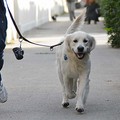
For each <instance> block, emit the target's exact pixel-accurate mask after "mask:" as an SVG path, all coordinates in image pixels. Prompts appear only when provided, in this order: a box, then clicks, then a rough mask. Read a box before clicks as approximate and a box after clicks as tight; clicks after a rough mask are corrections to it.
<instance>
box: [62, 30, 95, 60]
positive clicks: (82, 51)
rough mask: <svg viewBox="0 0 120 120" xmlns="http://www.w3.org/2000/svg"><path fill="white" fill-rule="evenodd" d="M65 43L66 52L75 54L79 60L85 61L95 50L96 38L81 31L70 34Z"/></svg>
mask: <svg viewBox="0 0 120 120" xmlns="http://www.w3.org/2000/svg"><path fill="white" fill-rule="evenodd" d="M64 42H65V46H66V50H68V51H70V52H73V53H74V54H75V55H76V57H77V58H78V59H83V58H84V56H85V55H86V54H88V53H90V52H91V51H92V50H93V49H94V48H95V39H94V37H92V36H90V35H88V34H87V33H85V32H81V31H78V32H74V33H72V34H68V35H67V36H66V37H65V41H64Z"/></svg>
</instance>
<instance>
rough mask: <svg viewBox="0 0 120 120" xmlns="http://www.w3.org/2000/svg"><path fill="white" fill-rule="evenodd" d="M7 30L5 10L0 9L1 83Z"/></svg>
mask: <svg viewBox="0 0 120 120" xmlns="http://www.w3.org/2000/svg"><path fill="white" fill-rule="evenodd" d="M6 30H7V18H6V15H5V13H4V12H2V11H0V83H1V80H2V77H1V69H2V67H3V63H4V60H3V52H4V49H5V45H6V44H5V40H6Z"/></svg>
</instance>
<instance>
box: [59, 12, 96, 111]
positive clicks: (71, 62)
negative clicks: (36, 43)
mask: <svg viewBox="0 0 120 120" xmlns="http://www.w3.org/2000/svg"><path fill="white" fill-rule="evenodd" d="M84 14H85V12H83V14H82V15H80V16H79V17H78V18H77V19H76V20H75V21H74V22H73V23H72V24H71V26H70V27H69V28H68V30H67V32H66V34H65V36H64V38H63V40H62V41H63V44H62V45H61V46H60V47H58V49H57V66H58V75H59V79H60V82H61V85H62V89H63V100H62V105H63V107H65V108H66V107H68V106H69V101H68V100H69V99H72V98H75V97H77V103H76V107H75V109H76V110H77V111H78V112H80V113H83V112H84V105H85V103H86V99H87V96H88V92H89V81H90V80H89V74H90V68H91V62H90V57H89V56H90V52H91V51H92V50H93V49H94V48H95V39H94V38H93V37H92V36H90V35H89V34H87V33H85V32H82V31H80V27H81V25H82V23H83V21H84V18H85V15H84Z"/></svg>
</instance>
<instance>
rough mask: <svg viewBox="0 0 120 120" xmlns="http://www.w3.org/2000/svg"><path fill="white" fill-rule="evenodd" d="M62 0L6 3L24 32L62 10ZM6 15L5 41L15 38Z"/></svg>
mask: <svg viewBox="0 0 120 120" xmlns="http://www.w3.org/2000/svg"><path fill="white" fill-rule="evenodd" d="M63 1H64V0H12V1H9V2H8V4H9V6H10V9H11V11H12V14H13V16H14V18H15V21H16V23H17V25H18V27H19V29H20V31H21V33H24V32H25V31H28V30H30V29H32V28H34V27H37V26H40V25H41V24H44V23H46V22H48V21H50V20H51V16H52V15H55V14H57V15H60V14H61V13H63V12H64V5H63ZM7 16H8V35H7V41H8V42H11V40H14V39H16V38H17V33H16V30H15V28H14V26H13V24H12V22H11V20H10V17H9V15H8V13H7Z"/></svg>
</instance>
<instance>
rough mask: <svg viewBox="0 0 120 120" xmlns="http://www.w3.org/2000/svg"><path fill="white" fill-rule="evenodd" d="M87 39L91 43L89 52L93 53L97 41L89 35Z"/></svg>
mask: <svg viewBox="0 0 120 120" xmlns="http://www.w3.org/2000/svg"><path fill="white" fill-rule="evenodd" d="M87 38H88V39H89V42H90V44H89V45H90V46H89V52H91V51H92V50H93V49H94V48H95V45H96V41H95V38H94V37H92V36H90V35H88V36H87Z"/></svg>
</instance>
